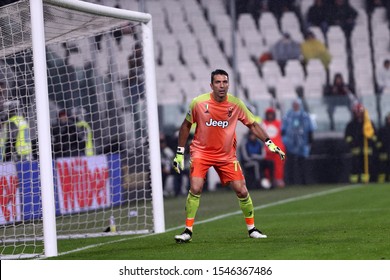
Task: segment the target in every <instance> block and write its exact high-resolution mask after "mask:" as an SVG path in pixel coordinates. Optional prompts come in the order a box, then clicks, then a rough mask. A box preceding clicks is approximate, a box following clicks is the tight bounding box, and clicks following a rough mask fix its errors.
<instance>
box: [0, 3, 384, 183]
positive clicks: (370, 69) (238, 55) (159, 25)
mask: <svg viewBox="0 0 390 280" xmlns="http://www.w3.org/2000/svg"><path fill="white" fill-rule="evenodd" d="M10 2H14V1H2V2H1V3H2V4H7V3H10ZM88 2H93V3H97V4H102V5H106V6H111V7H120V8H124V9H129V10H135V11H145V12H148V13H150V14H151V15H152V16H153V27H154V40H155V61H156V77H157V93H158V103H159V121H160V123H159V125H160V130H161V131H162V132H164V133H165V134H166V135H174V134H175V132H176V131H177V129H178V127H179V125H180V122H181V120H182V118H183V116H184V113H185V111H186V109H187V106H188V103H189V101H190V100H191V98H192V97H194V96H196V95H198V94H199V93H203V92H206V91H208V90H209V73H210V72H211V71H212V70H213V69H215V68H223V69H226V70H227V71H228V73H230V75H231V87H230V91H231V92H232V93H233V94H234V95H237V96H239V97H241V98H243V99H244V100H245V101H246V102H247V104H248V105H249V106H250V107H251V108H252V110H254V112H255V113H256V114H258V115H259V116H263V114H264V110H265V108H266V107H268V106H269V105H271V104H278V105H279V112H278V113H279V116H282V115H283V114H284V113H285V112H286V110H287V109H288V108H289V107H290V104H291V101H292V100H293V99H294V98H296V97H297V91H296V90H295V87H296V86H297V85H298V86H301V87H302V88H303V96H304V97H305V100H306V101H307V104H308V106H309V110H310V113H311V114H312V116H313V117H314V118H315V119H316V123H317V130H316V132H315V133H314V143H313V146H312V152H311V155H310V157H309V159H308V161H307V167H305V168H306V169H307V170H306V171H307V174H309V177H308V183H309V184H313V183H342V182H348V173H349V168H350V155H349V154H348V149H347V148H346V146H345V143H344V140H343V133H344V128H345V126H346V123H347V122H348V121H349V120H350V114H349V112H348V110H347V109H346V108H343V107H338V108H337V110H336V113H335V119H336V128H335V130H333V131H330V130H329V120H328V116H327V113H326V106H325V103H324V101H323V96H322V95H323V91H322V90H323V87H324V86H326V83H328V81H329V77H332V76H333V75H334V73H336V72H342V73H343V75H344V77H347V81H348V82H349V83H350V84H351V85H353V87H354V89H355V91H356V94H357V95H358V96H359V97H360V98H361V100H362V102H363V104H364V106H365V107H366V108H367V109H368V111H369V113H370V116H371V118H372V120H373V121H374V124H375V125H376V126H377V127H379V126H381V125H382V123H383V120H382V119H383V116H384V115H385V114H387V113H388V110H389V108H390V106H389V105H390V95H389V94H384V95H382V96H380V95H377V94H376V86H377V84H376V75H375V73H376V69H377V68H378V66H381V65H382V61H383V60H384V59H385V58H387V57H390V53H389V42H390V36H389V32H388V31H389V30H388V18H387V14H386V8H385V7H380V8H376V9H375V10H374V11H373V12H371V13H369V12H368V11H367V8H366V1H364V0H349V3H350V5H352V6H353V7H354V8H355V9H356V10H357V11H358V17H357V20H356V25H355V27H354V30H353V31H352V34H351V42H352V43H351V44H350V46H348V44H346V43H345V40H346V39H345V37H344V34H343V33H342V32H340V30H339V28H338V26H331V27H330V28H329V30H328V32H327V33H326V34H322V33H321V32H320V31H319V30H318V29H316V28H312V29H311V30H312V31H313V32H314V33H315V34H316V35H317V37H318V38H319V39H320V40H322V41H323V42H324V43H325V44H326V45H327V47H328V48H329V50H330V52H331V54H332V61H331V64H330V65H329V69H327V70H324V69H322V70H321V69H319V70H313V71H307V72H305V71H304V70H303V68H299V66H297V64H295V67H297V68H296V69H295V70H293V71H292V72H291V76H290V75H288V74H287V73H286V75H284V76H283V75H280V73H278V71H275V68H273V66H272V62H270V63H269V66H268V65H266V64H262V65H261V64H259V63H258V58H259V57H260V56H261V54H263V53H264V52H265V51H267V50H268V49H269V47H270V46H271V45H272V44H273V43H274V42H275V41H276V40H277V39H278V38H280V36H281V34H282V33H283V32H289V33H290V34H291V35H292V37H293V38H294V39H296V40H297V41H299V42H301V41H302V40H303V31H304V26H303V22H302V20H301V21H299V20H298V21H297V18H296V14H295V13H293V12H284V13H283V14H282V16H281V17H280V19H277V18H276V17H275V16H274V15H273V14H272V13H271V12H268V13H262V14H260V17H259V18H258V19H257V20H256V19H254V18H253V17H252V15H251V14H249V13H245V12H240V13H239V14H237V17H236V19H237V21H236V22H234V20H233V19H234V17H233V16H232V14H233V13H234V11H235V12H239V11H237V7H236V9H234V8H233V7H234V6H233V4H234V1H230V0H225V1H224V0H213V1H207V0H186V1H177V0H160V1H158V0H138V1H137V0H94V1H92V0H91V1H88ZM236 2H237V3H238V2H240V1H236ZM241 2H245V1H241ZM248 2H249V1H248ZM294 2H295V8H296V10H297V11H298V12H299V13H300V14H301V15H302V19H303V21H304V19H305V16H306V13H307V10H308V8H309V7H310V6H311V5H312V4H313V1H312V0H300V1H294ZM297 22H298V25H297V24H296V23H297ZM365 34H367V35H365ZM130 37H131V36H128V35H126V34H123V35H122V36H121V39H120V43H119V47H118V49H117V51H118V52H120V55H121V56H123V58H124V59H123V60H122V62H123V63H124V64H127V63H128V61H127V58H128V56H129V54H130V53H129V51H128V50H127V49H126V42H128V40H131V38H130ZM343 42H344V43H343ZM333 44H334V45H333ZM73 47H74V48H73V50H72V51H70V52H68V53H67V54H65V49H57V50H53V51H52V52H49V53H48V56H50V57H51V58H52V57H53V56H54V57H57V61H61V60H63V59H64V57H65V56H66V59H67V60H68V62H70V64H71V66H72V67H71V68H72V69H69V68H66V69H65V67H64V68H61V67H58V64H56V65H55V67H52V68H51V67H50V65H48V68H49V80H50V81H53V84H54V81H57V80H60V81H61V90H58V88H55V86H51V85H50V83H49V95H50V100H51V107H52V108H51V111H52V116H53V119H55V118H54V116H55V114H56V112H57V111H58V110H59V108H68V109H71V108H72V107H74V106H80V105H81V106H83V105H84V104H90V103H91V100H95V102H92V103H93V104H94V105H93V106H88V108H87V109H88V112H87V120H93V119H94V114H95V113H96V112H97V111H98V109H97V108H98V107H99V104H98V102H99V100H98V99H97V98H96V93H94V92H91V91H90V90H89V89H88V86H87V85H88V82H89V78H90V77H91V75H92V71H88V67H89V63H88V62H89V61H88V59H90V57H89V55H88V54H87V52H88V50H86V49H85V48H84V46H83V44H82V42H80V44H79V45H75V46H73ZM80 58H81V59H80ZM14 63H16V64H18V61H14ZM29 63H31V61H30V62H29V61H25V60H24V61H20V64H21V65H22V64H25V65H29ZM15 68H16V69H18V68H19V67H15ZM120 69H126V67H120ZM272 69H274V70H272ZM20 70H21V71H22V72H23V69H20ZM324 71H325V72H324ZM69 73H71V74H69ZM324 74H325V76H326V77H327V78H326V79H325V80H323V78H318V79H316V78H315V75H318V77H323V76H324ZM121 75H123V76H127V75H128V73H127V71H126V72H123V73H121ZM16 76H17V77H21V75H16ZM23 78H26V77H23ZM27 79H31V77H27ZM321 79H322V80H321ZM276 81H277V82H276ZM313 81H314V82H313ZM318 81H322V82H318ZM80 85H86V86H85V87H84V86H81V87H80ZM64 89H65V90H64ZM27 91H28V88H19V93H18V94H19V97H20V98H21V99H22V103H23V102H27V103H28V102H29V101H28V100H23V96H28V92H27ZM106 91H107V95H108V94H109V92H110V89H109V88H106ZM69 92H71V94H69ZM94 94H95V95H94ZM69 96H70V97H69ZM121 98H123V99H124V100H126V98H125V97H121ZM107 100H111V101H112V102H113V103H115V102H122V101H119V100H116V97H115V96H108V99H107ZM115 107H116V106H115V105H112V107H111V108H110V104H108V109H107V110H108V112H109V114H113V113H112V112H113V111H112V110H110V109H114V108H115ZM115 114H117V115H116V118H114V119H115V120H116V121H115V120H114V121H113V122H116V123H111V124H110V127H119V129H120V130H123V131H127V130H128V128H125V127H121V126H120V117H121V114H125V112H119V111H116V112H115ZM107 129H111V128H107ZM245 131H246V128H245V127H242V126H239V127H238V139H239V140H240V139H241V137H242V136H243V135H244V133H245ZM95 133H101V134H104V133H105V130H104V129H101V128H100V127H99V128H97V127H95ZM129 133H131V132H129ZM96 138H97V139H102V140H101V141H102V142H103V143H97V144H96V147H98V149H101V151H97V153H100V152H110V151H112V150H113V149H120V148H118V147H115V145H108V143H104V137H96ZM107 149H109V150H110V151H108V150H107Z"/></svg>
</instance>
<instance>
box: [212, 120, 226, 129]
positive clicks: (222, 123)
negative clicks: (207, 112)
mask: <svg viewBox="0 0 390 280" xmlns="http://www.w3.org/2000/svg"><path fill="white" fill-rule="evenodd" d="M206 125H207V126H214V127H215V126H219V127H222V128H225V127H228V126H229V122H228V121H215V120H213V119H210V120H209V122H206Z"/></svg>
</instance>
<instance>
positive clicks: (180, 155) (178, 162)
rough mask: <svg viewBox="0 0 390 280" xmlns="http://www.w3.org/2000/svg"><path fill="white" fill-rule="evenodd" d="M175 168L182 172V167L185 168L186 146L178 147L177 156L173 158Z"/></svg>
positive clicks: (177, 171)
mask: <svg viewBox="0 0 390 280" xmlns="http://www.w3.org/2000/svg"><path fill="white" fill-rule="evenodd" d="M173 169H174V170H175V171H176V173H178V174H180V169H181V170H184V147H177V152H176V156H175V158H174V159H173Z"/></svg>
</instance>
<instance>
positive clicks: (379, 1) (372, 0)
mask: <svg viewBox="0 0 390 280" xmlns="http://www.w3.org/2000/svg"><path fill="white" fill-rule="evenodd" d="M387 2H389V1H388V0H366V10H367V13H368V14H369V15H371V13H372V12H373V11H374V10H375V8H381V7H385V5H384V3H386V4H387Z"/></svg>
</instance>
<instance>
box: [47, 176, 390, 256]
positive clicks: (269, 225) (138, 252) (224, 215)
mask: <svg viewBox="0 0 390 280" xmlns="http://www.w3.org/2000/svg"><path fill="white" fill-rule="evenodd" d="M250 193H251V196H252V200H253V203H254V205H255V209H256V212H255V220H256V226H257V227H258V228H260V229H261V230H262V231H263V232H264V233H265V234H267V235H268V238H267V239H258V240H255V239H250V238H248V236H247V231H246V226H245V223H244V219H243V215H242V213H241V211H240V209H239V206H238V201H237V199H236V198H235V195H234V193H233V191H232V190H230V189H226V190H219V191H216V192H204V193H203V194H202V197H201V202H200V208H199V211H198V214H197V218H196V222H195V226H194V234H193V238H192V242H191V243H187V244H176V243H175V241H174V239H173V236H174V235H175V234H178V233H180V232H181V231H182V230H183V225H184V219H185V213H184V205H185V197H180V198H170V199H165V201H164V207H165V224H166V229H167V231H166V232H165V233H162V234H152V235H146V236H115V237H104V238H94V239H81V240H59V241H58V248H59V249H58V251H59V256H58V257H56V258H53V259H68V260H95V259H96V260H97V259H101V260H381V259H385V260H389V259H390V234H389V232H390V184H369V185H350V186H344V185H329V186H325V185H315V186H305V187H303V186H302V187H299V186H296V187H286V188H284V189H274V190H250Z"/></svg>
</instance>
